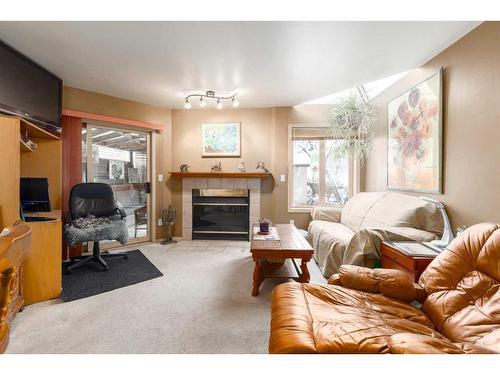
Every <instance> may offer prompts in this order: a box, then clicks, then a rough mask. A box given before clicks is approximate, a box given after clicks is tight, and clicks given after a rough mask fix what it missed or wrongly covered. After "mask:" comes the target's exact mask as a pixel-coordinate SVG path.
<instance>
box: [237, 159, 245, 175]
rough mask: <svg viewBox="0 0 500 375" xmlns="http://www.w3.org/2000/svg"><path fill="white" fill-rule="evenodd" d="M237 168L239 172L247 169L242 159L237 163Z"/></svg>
mask: <svg viewBox="0 0 500 375" xmlns="http://www.w3.org/2000/svg"><path fill="white" fill-rule="evenodd" d="M238 170H239V171H240V173H245V172H246V171H247V170H246V168H245V162H244V161H240V164H239V165H238Z"/></svg>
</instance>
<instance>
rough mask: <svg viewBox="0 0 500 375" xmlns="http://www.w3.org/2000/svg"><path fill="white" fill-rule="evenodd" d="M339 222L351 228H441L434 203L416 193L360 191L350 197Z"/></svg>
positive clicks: (430, 229)
mask: <svg viewBox="0 0 500 375" xmlns="http://www.w3.org/2000/svg"><path fill="white" fill-rule="evenodd" d="M340 222H341V223H342V224H344V225H346V226H348V227H349V228H350V229H351V230H353V231H354V232H357V231H359V230H360V229H362V228H383V227H409V228H416V229H422V230H425V231H428V232H432V233H442V232H443V219H442V217H441V213H440V212H439V210H437V209H436V206H435V205H434V204H432V203H430V202H426V201H424V200H423V199H420V198H419V197H417V196H413V195H408V194H401V193H395V192H370V193H359V194H356V195H355V196H354V197H352V198H351V199H349V200H348V201H347V203H346V204H345V206H344V209H343V210H342V217H341V220H340Z"/></svg>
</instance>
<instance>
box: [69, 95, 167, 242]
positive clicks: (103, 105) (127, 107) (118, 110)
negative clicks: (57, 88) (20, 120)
mask: <svg viewBox="0 0 500 375" xmlns="http://www.w3.org/2000/svg"><path fill="white" fill-rule="evenodd" d="M63 109H73V110H78V111H82V112H90V113H96V114H100V115H107V116H114V117H120V118H124V119H131V120H138V121H146V122H152V123H155V124H162V125H164V126H165V128H164V130H162V131H160V132H155V133H154V134H153V140H152V144H153V145H152V146H153V148H155V150H156V157H155V160H154V161H153V163H154V164H155V166H156V171H157V174H163V175H164V176H165V179H164V182H156V181H157V178H156V176H152V179H151V180H152V183H153V184H154V185H155V186H154V188H155V189H156V194H155V198H156V202H157V204H156V209H155V211H154V215H153V216H154V218H153V219H154V223H155V224H156V223H157V219H158V218H159V217H160V215H161V210H162V208H163V207H167V206H168V204H169V202H170V200H171V197H170V188H169V186H168V182H167V177H168V172H169V171H170V170H171V155H172V153H171V147H172V146H171V145H172V143H171V141H172V136H171V134H172V121H171V110H170V109H168V108H162V107H154V106H151V105H147V104H142V103H137V102H133V101H130V100H125V99H121V98H116V97H113V96H108V95H102V94H98V93H94V92H90V91H85V90H80V89H75V88H72V87H66V86H65V87H64V89H63ZM156 231H157V232H156V238H162V237H163V236H164V232H163V228H162V227H158V226H157V227H156Z"/></svg>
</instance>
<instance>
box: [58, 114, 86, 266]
mask: <svg viewBox="0 0 500 375" xmlns="http://www.w3.org/2000/svg"><path fill="white" fill-rule="evenodd" d="M61 138H62V185H63V186H62V218H63V220H64V221H63V223H65V222H66V218H67V215H68V202H69V193H70V191H71V188H72V187H73V186H74V185H76V184H78V183H80V182H82V119H80V118H77V117H70V116H62V133H61ZM81 253H82V247H81V246H74V247H68V246H66V244H65V243H64V240H63V259H65V260H67V259H69V257H72V256H77V255H81Z"/></svg>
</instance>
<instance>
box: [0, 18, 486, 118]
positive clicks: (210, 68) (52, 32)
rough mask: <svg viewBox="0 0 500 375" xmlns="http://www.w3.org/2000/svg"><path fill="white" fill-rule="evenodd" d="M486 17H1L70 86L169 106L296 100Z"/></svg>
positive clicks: (437, 44)
mask: <svg viewBox="0 0 500 375" xmlns="http://www.w3.org/2000/svg"><path fill="white" fill-rule="evenodd" d="M478 24H479V23H478V22H0V39H2V40H3V41H5V42H6V43H8V44H10V45H12V46H13V47H15V48H16V49H18V50H19V51H21V52H23V53H24V54H26V55H28V56H29V57H31V58H32V59H33V60H35V61H37V62H38V63H40V64H41V65H43V66H45V67H46V68H47V69H48V70H50V71H52V72H53V73H55V74H57V75H58V76H59V77H61V78H62V79H63V80H64V84H65V85H67V86H72V87H77V88H81V89H85V90H90V91H95V92H99V93H103V94H108V95H113V96H118V97H122V98H127V99H130V100H135V101H138V102H142V103H148V104H153V105H158V106H164V107H169V108H182V107H183V97H184V96H185V94H186V93H188V92H191V91H194V90H215V91H222V92H233V91H235V92H238V93H239V100H240V102H241V106H242V107H271V106H291V105H296V104H300V103H303V102H306V101H309V100H312V99H315V98H319V97H322V96H325V95H328V94H331V93H334V92H337V91H341V90H344V89H346V88H350V87H353V86H355V85H359V84H362V83H366V82H370V81H374V80H377V79H380V78H383V77H386V76H389V75H392V74H395V73H399V72H403V71H406V70H409V69H413V68H416V67H418V66H420V65H422V64H423V63H425V62H426V61H428V60H429V59H430V58H432V57H433V56H435V55H436V54H438V53H439V52H441V51H442V50H443V49H445V48H446V47H448V46H449V45H451V44H452V43H453V42H455V41H456V40H458V39H459V38H460V37H462V36H463V35H465V34H467V33H468V32H469V31H470V30H472V29H473V28H474V27H476V26H477V25H478Z"/></svg>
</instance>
